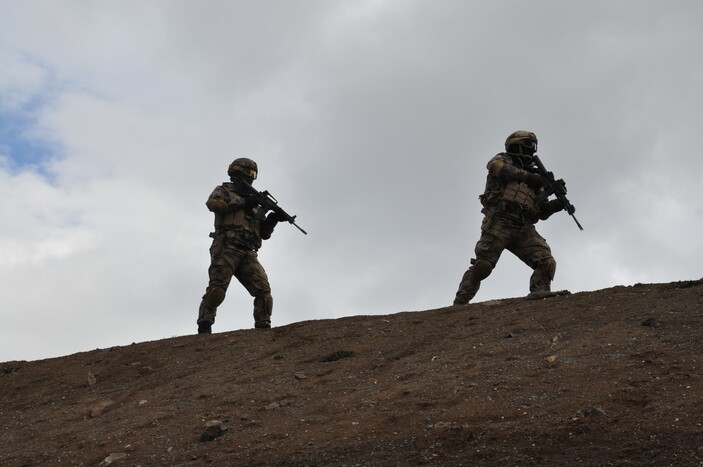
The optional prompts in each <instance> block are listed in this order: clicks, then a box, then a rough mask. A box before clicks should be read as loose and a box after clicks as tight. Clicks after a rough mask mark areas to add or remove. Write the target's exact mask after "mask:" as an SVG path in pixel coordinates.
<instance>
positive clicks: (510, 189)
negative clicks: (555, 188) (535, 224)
mask: <svg viewBox="0 0 703 467" xmlns="http://www.w3.org/2000/svg"><path fill="white" fill-rule="evenodd" d="M501 199H502V200H503V201H505V204H506V208H508V209H510V208H514V209H520V210H521V211H527V212H528V213H530V214H534V213H536V212H537V195H536V194H535V192H534V191H533V190H532V189H531V188H530V187H529V186H527V185H526V184H525V183H523V182H516V181H512V182H508V183H507V184H506V185H505V189H504V190H503V193H502V194H501Z"/></svg>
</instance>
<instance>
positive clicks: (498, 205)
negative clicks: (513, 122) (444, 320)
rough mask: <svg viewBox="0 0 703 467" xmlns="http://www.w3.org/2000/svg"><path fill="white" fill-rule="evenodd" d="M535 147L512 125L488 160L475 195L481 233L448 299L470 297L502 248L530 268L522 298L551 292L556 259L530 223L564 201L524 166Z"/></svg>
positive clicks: (465, 300) (531, 137) (459, 301)
mask: <svg viewBox="0 0 703 467" xmlns="http://www.w3.org/2000/svg"><path fill="white" fill-rule="evenodd" d="M536 152H537V136H535V134H534V133H532V132H530V131H522V130H520V131H515V132H513V133H511V134H510V135H509V136H508V138H507V139H506V140H505V152H501V153H499V154H497V155H496V156H495V157H493V158H492V159H491V160H490V161H489V162H488V165H487V168H488V176H487V179H486V189H485V191H484V193H483V194H482V195H481V196H479V199H480V200H481V204H482V205H483V209H482V210H481V212H482V213H483V214H484V216H485V217H484V218H483V222H482V223H481V237H480V239H479V241H478V243H476V248H475V250H474V251H475V254H476V257H475V258H473V259H471V266H470V267H469V269H468V270H467V271H466V272H465V273H464V276H463V277H462V279H461V283H460V284H459V290H458V291H457V293H456V297H455V298H454V305H465V304H467V303H469V301H470V300H471V299H472V298H474V296H475V295H476V293H477V292H478V289H479V287H480V286H481V281H482V280H484V279H485V278H487V277H488V276H489V275H490V274H491V272H492V271H493V268H495V266H496V263H497V262H498V259H499V258H500V255H501V253H502V252H503V251H504V250H508V251H510V252H511V253H513V254H514V255H515V256H517V257H518V258H519V259H520V260H521V261H522V262H524V263H525V264H527V265H528V266H529V267H530V268H532V269H533V273H532V277H530V293H529V295H527V298H528V299H539V298H545V297H549V296H553V295H555V294H554V293H552V292H551V288H550V287H551V282H552V279H554V273H555V271H556V267H557V263H556V261H555V260H554V258H553V257H552V252H551V250H550V248H549V245H547V241H546V240H545V239H544V238H542V236H541V235H540V234H539V233H537V230H536V229H535V224H536V223H537V222H538V221H539V220H546V219H547V218H548V217H549V216H551V215H552V214H554V213H555V212H559V211H561V210H562V209H564V205H563V203H562V202H561V201H559V200H558V199H553V200H548V199H547V196H545V195H548V193H547V192H545V190H544V186H543V179H542V177H541V176H540V175H538V174H536V173H534V172H531V171H530V170H529V168H530V165H531V161H532V157H533V156H534V154H535V153H536Z"/></svg>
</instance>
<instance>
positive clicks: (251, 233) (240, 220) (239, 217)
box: [215, 183, 265, 250]
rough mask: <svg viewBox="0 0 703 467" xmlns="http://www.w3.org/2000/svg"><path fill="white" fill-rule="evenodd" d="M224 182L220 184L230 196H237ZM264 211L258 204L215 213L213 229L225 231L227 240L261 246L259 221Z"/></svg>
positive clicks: (249, 246)
mask: <svg viewBox="0 0 703 467" xmlns="http://www.w3.org/2000/svg"><path fill="white" fill-rule="evenodd" d="M227 185H228V183H224V184H223V185H222V186H223V187H224V188H225V190H226V191H227V192H228V194H229V195H230V197H232V196H239V195H238V194H237V193H236V192H234V190H232V189H231V188H230V187H228V186H227ZM264 216H265V213H264V212H263V211H262V209H261V208H260V207H258V206H256V207H254V208H250V209H247V208H244V207H242V208H241V209H237V210H234V211H230V212H226V213H224V214H223V213H215V231H216V232H224V233H226V237H227V241H228V242H230V243H234V244H239V245H241V246H243V247H246V248H252V249H255V250H258V249H259V248H260V247H261V221H262V220H263V219H264Z"/></svg>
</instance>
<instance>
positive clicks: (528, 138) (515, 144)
mask: <svg viewBox="0 0 703 467" xmlns="http://www.w3.org/2000/svg"><path fill="white" fill-rule="evenodd" d="M523 148H524V149H525V150H526V151H524V152H523ZM515 150H518V151H520V152H519V153H518V154H525V155H528V154H529V155H532V154H534V153H535V152H537V136H536V135H535V134H534V133H532V132H531V131H525V130H518V131H513V132H512V133H510V134H509V135H508V137H507V138H506V139H505V151H506V152H508V153H514V152H515Z"/></svg>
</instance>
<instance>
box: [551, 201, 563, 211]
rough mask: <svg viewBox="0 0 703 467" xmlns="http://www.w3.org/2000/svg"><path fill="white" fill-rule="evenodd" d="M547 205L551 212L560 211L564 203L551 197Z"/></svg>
mask: <svg viewBox="0 0 703 467" xmlns="http://www.w3.org/2000/svg"><path fill="white" fill-rule="evenodd" d="M547 205H548V206H549V210H550V211H551V212H553V213H554V212H559V211H562V210H563V209H564V203H562V202H561V200H558V199H553V200H551V201H549V202H548V203H547Z"/></svg>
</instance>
